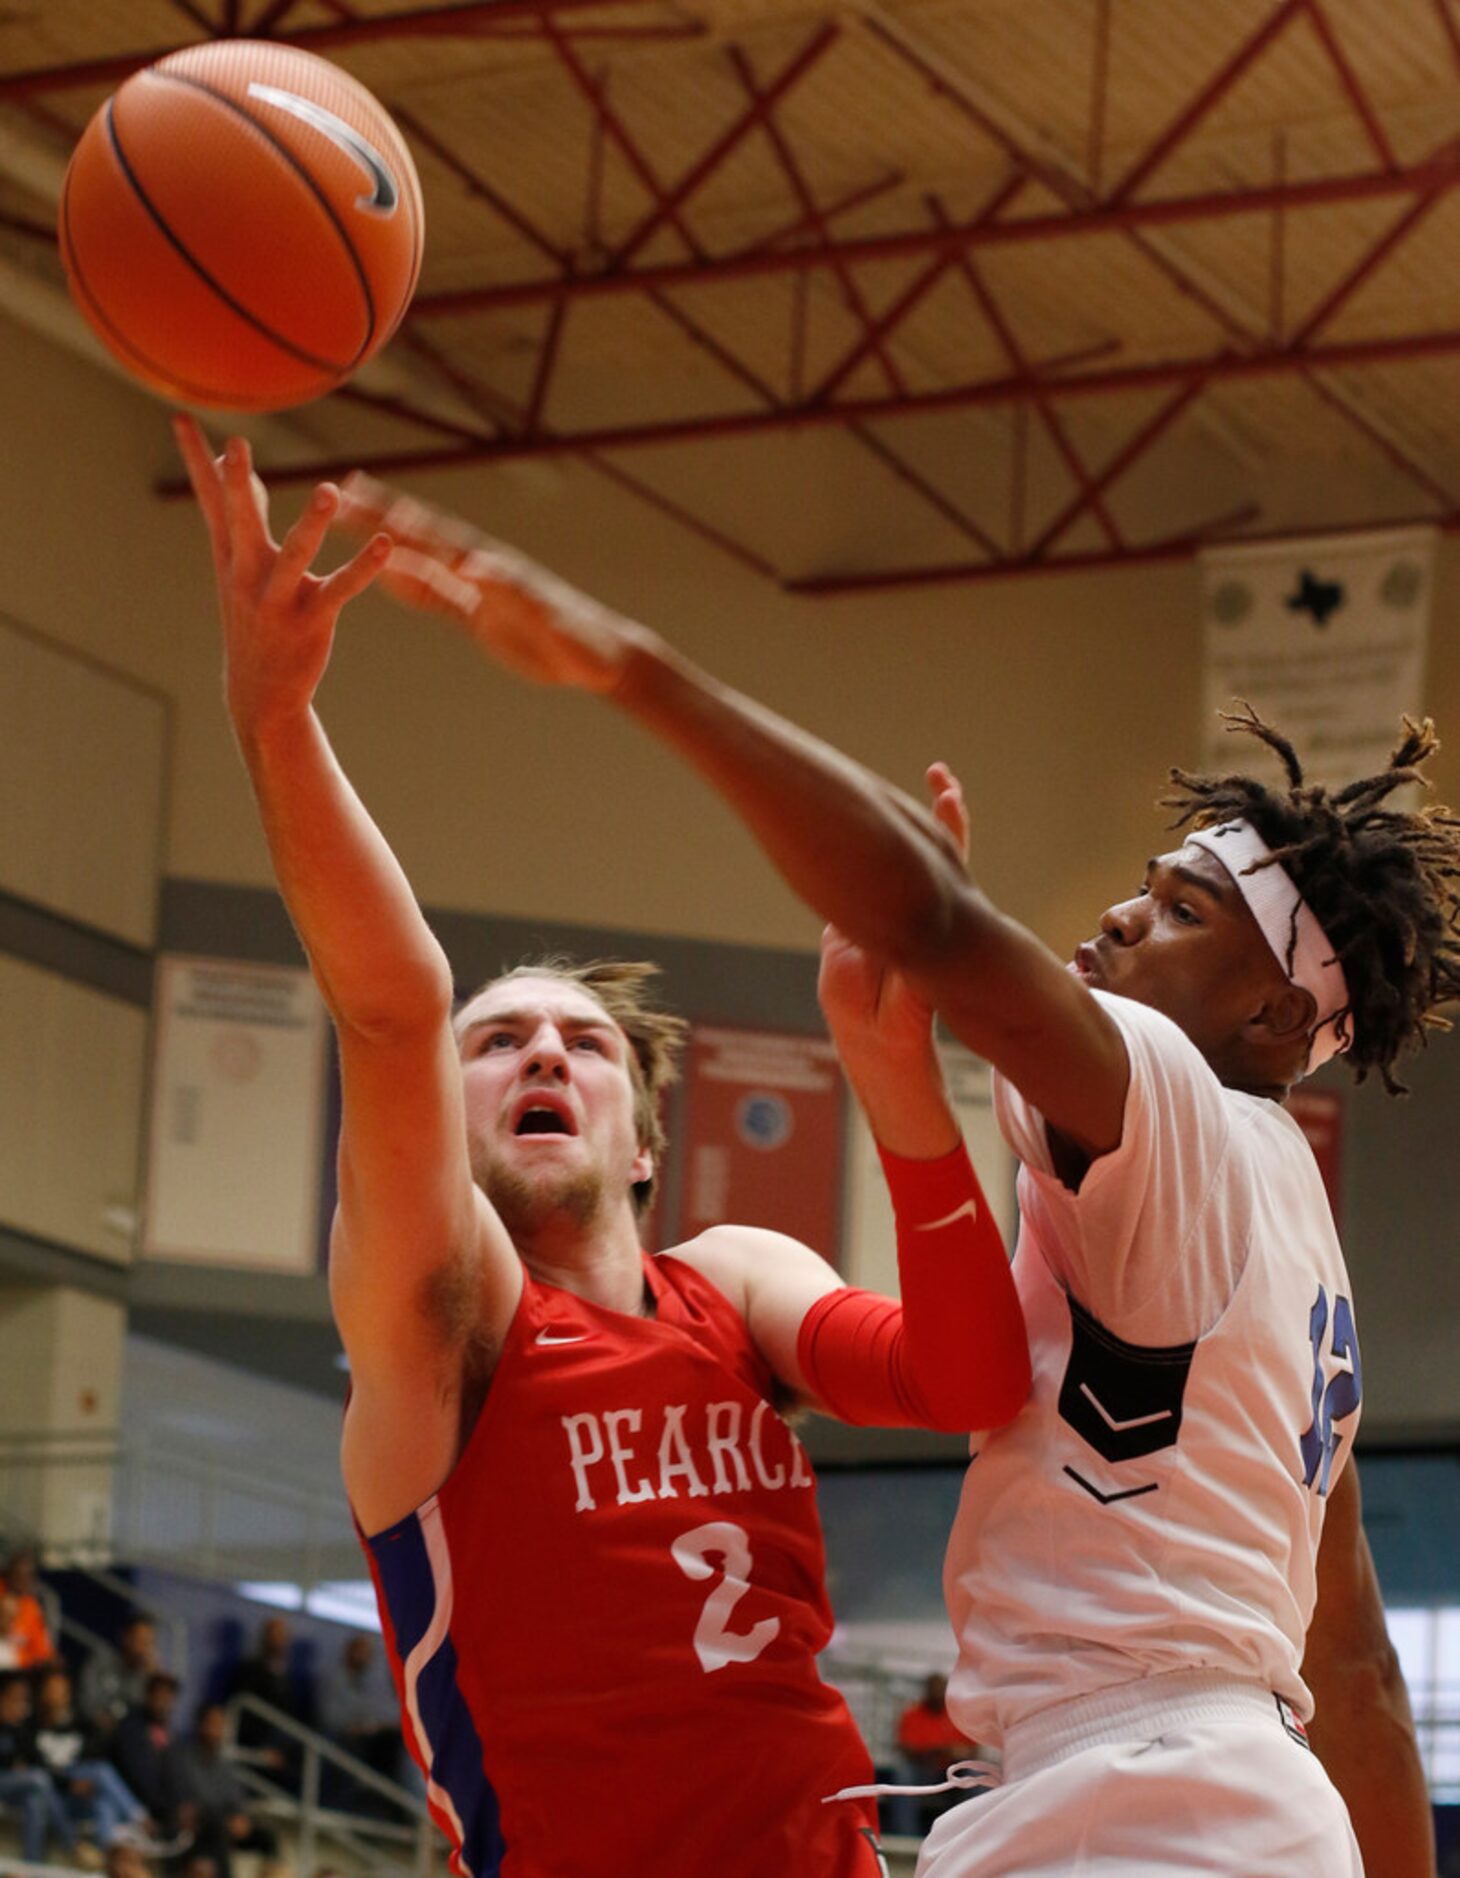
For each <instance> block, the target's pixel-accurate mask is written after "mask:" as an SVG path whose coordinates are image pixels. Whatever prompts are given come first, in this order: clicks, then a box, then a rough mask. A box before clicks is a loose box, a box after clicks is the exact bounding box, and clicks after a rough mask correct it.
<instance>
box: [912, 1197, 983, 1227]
mask: <svg viewBox="0 0 1460 1878" xmlns="http://www.w3.org/2000/svg"><path fill="white" fill-rule="evenodd" d="M977 1218H978V1201H977V1200H965V1201H964V1202H963V1204H962V1206H955V1207H954V1209H953V1211H952V1212H951V1213H949V1214H946V1215H945V1216H944V1218H942V1219H930V1220H927V1221H925V1222H924V1224H923V1225H921V1226H919V1227H917V1228H916V1230H917V1231H918V1232H937V1231H938V1229H939V1228H940V1227H941V1226H951V1225H952V1224H953V1222H954V1220H955V1219H977Z"/></svg>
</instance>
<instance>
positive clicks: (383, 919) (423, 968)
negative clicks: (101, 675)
mask: <svg viewBox="0 0 1460 1878" xmlns="http://www.w3.org/2000/svg"><path fill="white" fill-rule="evenodd" d="M235 729H236V732H237V736H238V743H239V748H240V750H241V752H242V754H243V759H244V762H245V765H246V766H247V769H248V773H249V779H250V781H251V783H252V785H253V791H254V796H255V799H256V801H257V803H258V808H259V816H260V819H261V821H262V823H263V828H264V835H265V838H266V839H267V841H268V844H269V853H270V855H271V857H272V859H273V863H274V873H275V877H276V879H277V880H278V883H279V890H280V892H281V893H282V894H283V896H284V902H285V905H286V906H287V907H288V909H289V914H290V917H291V918H292V920H293V922H294V925H295V928H296V930H297V931H298V934H299V937H300V941H301V943H302V944H303V946H304V949H305V951H306V953H307V954H308V956H309V961H310V965H311V967H312V968H313V971H314V974H315V977H316V979H317V980H318V983H319V986H320V990H321V992H322V993H323V995H324V999H325V1002H326V1003H327V1004H328V1006H329V1008H330V1012H331V1014H332V1015H333V1016H334V1018H335V1020H336V1021H337V1022H338V1023H341V1024H345V1025H347V1026H349V1027H350V1028H351V1029H353V1030H356V1031H359V1032H362V1033H365V1034H370V1033H372V1032H375V1031H378V1030H384V1031H391V1030H393V1029H396V1028H399V1027H402V1026H408V1025H412V1024H416V1023H420V1022H425V1021H429V1020H430V1018H431V1017H432V1016H433V1015H434V1014H437V1013H440V1014H444V1013H445V1012H446V1011H447V1010H449V1008H450V1002H451V971H450V966H449V965H448V963H447V960H446V956H445V954H444V953H443V952H442V950H441V947H440V945H439V944H438V942H437V940H436V938H435V936H434V935H433V933H432V932H431V929H430V928H429V926H428V925H427V924H426V921H425V919H424V917H423V916H422V914H421V910H420V908H419V907H418V906H417V904H416V899H415V895H414V894H413V893H412V891H411V887H410V883H409V881H407V879H406V877H405V874H404V873H403V872H402V870H401V866H400V863H399V862H398V861H397V860H396V858H395V856H394V855H393V854H392V853H391V851H390V848H389V847H388V845H387V844H386V841H385V838H384V836H383V835H382V834H381V833H380V830H379V829H378V828H377V827H376V826H375V824H374V822H373V821H372V820H371V819H370V816H369V815H368V814H367V813H366V810H365V807H364V805H363V804H362V802H361V801H360V798H359V796H358V795H357V794H356V793H355V790H354V788H353V786H352V785H351V783H350V781H349V779H348V778H347V777H346V775H345V773H344V771H343V770H342V769H341V768H340V766H339V763H338V762H337V760H336V758H335V755H334V752H333V751H332V750H331V748H330V745H329V740H328V738H327V737H326V736H325V733H324V728H323V726H322V725H321V723H320V721H319V719H318V717H317V716H316V715H315V713H314V711H313V709H311V708H308V707H305V708H303V709H301V710H300V711H299V712H298V713H297V714H293V715H291V716H289V717H287V718H285V719H283V720H281V721H278V722H274V723H271V724H270V725H268V726H267V727H266V728H260V727H253V726H249V725H247V724H237V725H235Z"/></svg>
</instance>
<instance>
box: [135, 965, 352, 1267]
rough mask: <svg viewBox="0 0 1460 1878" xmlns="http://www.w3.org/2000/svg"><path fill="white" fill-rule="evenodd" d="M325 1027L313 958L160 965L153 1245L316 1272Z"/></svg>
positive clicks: (149, 1217) (151, 1178) (149, 1232)
mask: <svg viewBox="0 0 1460 1878" xmlns="http://www.w3.org/2000/svg"><path fill="white" fill-rule="evenodd" d="M326 1030H327V1025H326V1019H325V1010H324V1004H323V1001H322V1000H321V998H320V995H319V993H318V991H317V990H316V989H315V986H314V981H313V980H312V979H311V978H310V975H309V973H308V972H307V971H305V970H303V969H302V968H300V967H296V966H284V965H253V964H248V963H245V962H243V961H237V960H232V959H206V958H183V957H164V958H163V959H162V960H161V962H160V964H159V966H158V974H157V1005H156V1027H155V1031H154V1044H153V1060H152V1113H151V1123H150V1128H149V1136H148V1153H147V1195H146V1225H145V1228H144V1231H143V1237H142V1249H143V1251H144V1253H147V1254H150V1255H151V1256H152V1257H154V1258H166V1259H182V1260H187V1261H190V1262H196V1263H203V1264H210V1265H235V1266H248V1267H253V1268H258V1269H266V1270H272V1271H283V1272H301V1273H308V1272H313V1271H314V1270H315V1269H316V1268H317V1265H318V1246H319V1220H318V1211H319V1190H320V1157H321V1154H322V1151H323V1123H324V1105H325V1066H326V1055H325V1039H326Z"/></svg>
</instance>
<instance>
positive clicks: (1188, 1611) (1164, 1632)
mask: <svg viewBox="0 0 1460 1878" xmlns="http://www.w3.org/2000/svg"><path fill="white" fill-rule="evenodd" d="M1094 995H1096V996H1097V997H1099V998H1100V1000H1101V1003H1102V1004H1103V1005H1104V1007H1105V1009H1106V1010H1107V1011H1108V1012H1109V1013H1110V1015H1111V1017H1113V1018H1114V1019H1115V1021H1116V1022H1117V1023H1118V1024H1119V1026H1120V1029H1121V1032H1122V1034H1123V1036H1124V1038H1125V1042H1126V1048H1127V1052H1128V1055H1129V1058H1130V1069H1131V1075H1130V1089H1129V1093H1128V1095H1127V1098H1126V1107H1125V1116H1124V1122H1123V1129H1122V1136H1121V1142H1120V1145H1119V1147H1118V1148H1116V1149H1115V1151H1114V1152H1113V1153H1111V1154H1108V1155H1105V1156H1103V1157H1102V1158H1101V1159H1099V1160H1097V1161H1095V1162H1094V1163H1093V1164H1092V1165H1091V1167H1090V1168H1089V1170H1088V1171H1087V1173H1086V1174H1085V1177H1084V1180H1083V1181H1082V1183H1081V1186H1080V1189H1079V1192H1078V1193H1072V1192H1070V1191H1069V1190H1068V1189H1067V1188H1066V1187H1065V1186H1064V1185H1063V1183H1062V1182H1061V1181H1060V1179H1059V1177H1058V1176H1057V1175H1056V1174H1055V1173H1054V1171H1053V1168H1052V1165H1051V1161H1050V1156H1049V1150H1048V1142H1047V1137H1046V1131H1045V1126H1044V1122H1043V1119H1042V1117H1041V1116H1040V1115H1039V1114H1038V1113H1037V1111H1035V1110H1033V1109H1032V1108H1031V1107H1030V1106H1029V1104H1028V1103H1026V1102H1025V1101H1024V1099H1023V1098H1022V1097H1021V1096H1020V1095H1019V1093H1018V1091H1017V1090H1015V1089H1013V1088H1012V1087H1011V1086H1010V1085H1009V1084H1008V1083H1007V1082H1006V1081H1004V1080H1003V1079H998V1080H997V1082H996V1100H997V1105H998V1113H999V1122H1000V1126H1001V1127H1002V1129H1003V1131H1004V1133H1005V1135H1006V1137H1007V1139H1008V1140H1009V1142H1010V1145H1011V1146H1012V1147H1013V1149H1014V1151H1015V1152H1016V1153H1017V1154H1018V1156H1019V1158H1020V1159H1021V1161H1022V1162H1023V1163H1024V1165H1023V1168H1022V1170H1021V1173H1020V1176H1019V1199H1020V1207H1021V1214H1022V1225H1021V1229H1020V1234H1019V1242H1018V1248H1017V1252H1016V1255H1015V1260H1014V1272H1015V1279H1016V1282H1017V1284H1018V1289H1019V1295H1020V1299H1021V1301H1022V1303H1023V1307H1024V1315H1025V1320H1026V1322H1027V1324H1028V1328H1029V1342H1030V1350H1031V1355H1032V1358H1033V1367H1034V1383H1033V1389H1032V1392H1031V1395H1030V1399H1029V1401H1028V1402H1027V1404H1026V1405H1025V1407H1024V1409H1023V1411H1022V1412H1021V1414H1020V1415H1019V1416H1018V1418H1017V1419H1016V1420H1015V1421H1014V1422H1013V1423H1012V1424H1011V1425H1010V1426H1009V1427H1007V1428H1004V1429H1001V1430H999V1431H998V1432H996V1433H995V1434H993V1435H990V1436H988V1437H987V1438H980V1437H975V1439H974V1443H973V1451H974V1460H973V1463H972V1465H971V1466H970V1468H969V1471H968V1476H967V1479H966V1480H965V1482H964V1488H963V1497H962V1502H961V1505H960V1507H959V1512H958V1516H957V1518H956V1520H955V1522H954V1527H953V1533H952V1537H951V1539H950V1541H949V1546H948V1556H947V1563H946V1568H945V1574H944V1591H945V1595H946V1597H947V1600H948V1609H949V1614H950V1616H951V1617H952V1620H953V1625H954V1629H955V1632H956V1633H957V1637H958V1642H959V1662H958V1668H957V1670H956V1672H955V1674H954V1676H953V1678H952V1682H951V1685H950V1689H949V1702H948V1707H949V1711H950V1713H951V1714H952V1715H953V1716H954V1718H955V1719H956V1720H957V1722H958V1724H959V1726H960V1727H961V1728H962V1730H963V1731H964V1733H965V1734H966V1735H968V1737H969V1738H970V1739H971V1740H978V1741H986V1742H998V1741H1000V1740H1001V1739H1002V1738H1003V1735H1004V1733H1005V1730H1006V1729H1007V1728H1009V1727H1010V1726H1011V1725H1013V1724H1014V1723H1016V1722H1018V1721H1019V1720H1021V1719H1022V1718H1025V1717H1027V1716H1029V1715H1031V1714H1033V1713H1035V1712H1036V1711H1038V1710H1039V1709H1042V1708H1044V1707H1046V1706H1048V1705H1049V1704H1051V1703H1054V1702H1062V1701H1066V1700H1069V1699H1070V1698H1072V1697H1076V1696H1084V1695H1088V1694H1091V1693H1093V1692H1095V1691H1097V1690H1100V1689H1107V1688H1113V1687H1114V1686H1115V1685H1117V1684H1121V1683H1126V1682H1130V1681H1132V1680H1134V1679H1138V1678H1144V1677H1149V1676H1153V1675H1160V1674H1163V1673H1168V1672H1174V1671H1191V1670H1209V1671H1214V1672H1217V1673H1219V1674H1223V1675H1226V1676H1230V1677H1231V1678H1233V1679H1236V1680H1242V1681H1248V1682H1255V1683H1258V1684H1260V1685H1262V1686H1264V1687H1266V1688H1268V1689H1270V1690H1272V1691H1273V1692H1275V1693H1276V1694H1278V1695H1281V1696H1282V1697H1284V1698H1285V1699H1286V1700H1287V1701H1288V1702H1290V1703H1291V1704H1292V1706H1293V1708H1294V1709H1295V1710H1296V1711H1297V1712H1298V1713H1299V1714H1300V1715H1301V1716H1303V1717H1304V1718H1306V1717H1307V1716H1308V1715H1309V1714H1311V1712H1312V1701H1311V1698H1310V1697H1309V1694H1308V1691H1307V1689H1306V1688H1305V1686H1304V1684H1303V1681H1302V1678H1301V1676H1300V1673H1299V1670H1300V1665H1301V1662H1302V1655H1303V1639H1304V1633H1305V1631H1306V1630H1307V1627H1308V1622H1309V1619H1310V1617H1311V1616H1312V1612H1313V1604H1314V1598H1315V1567H1316V1561H1317V1552H1318V1540H1319V1535H1320V1532H1321V1529H1322V1522H1323V1502H1324V1497H1325V1495H1326V1494H1327V1492H1328V1490H1329V1487H1330V1486H1331V1485H1332V1483H1333V1481H1334V1480H1335V1479H1336V1478H1337V1476H1338V1472H1339V1470H1340V1469H1341V1468H1342V1466H1343V1464H1344V1461H1345V1460H1346V1458H1347V1455H1348V1450H1349V1447H1350V1446H1351V1444H1352V1440H1353V1435H1354V1430H1355V1428H1356V1426H1357V1422H1358V1409H1359V1396H1360V1387H1361V1385H1360V1369H1359V1351H1358V1343H1357V1340H1356V1337H1355V1334H1354V1320H1353V1310H1352V1305H1351V1302H1350V1293H1349V1284H1348V1277H1347V1274H1346V1272H1345V1269H1344V1263H1343V1254H1342V1252H1341V1250H1340V1248H1339V1244H1338V1238H1337V1235H1336V1233H1335V1231H1334V1227H1333V1219H1332V1214H1331V1211H1330V1209H1329V1205H1328V1200H1327V1196H1326V1194H1325V1192H1324V1190H1323V1184H1322V1181H1321V1179H1320V1177H1319V1173H1318V1168H1317V1165H1316V1163H1315V1162H1314V1159H1313V1156H1312V1153H1311V1151H1310V1150H1309V1147H1308V1144H1307V1142H1306V1141H1305V1140H1304V1138H1303V1135H1302V1132H1301V1131H1300V1129H1299V1128H1298V1126H1297V1124H1296V1123H1295V1122H1294V1121H1293V1120H1292V1118H1291V1117H1290V1116H1289V1115H1288V1114H1287V1113H1286V1112H1285V1111H1284V1110H1283V1109H1282V1108H1281V1107H1279V1106H1278V1105H1277V1104H1276V1103H1273V1102H1268V1101H1263V1100H1261V1099H1259V1098H1256V1097H1253V1096H1247V1095H1242V1094H1239V1093H1237V1092H1236V1091H1233V1090H1230V1089H1225V1088H1223V1087H1222V1085H1221V1084H1220V1083H1219V1082H1218V1081H1217V1079H1216V1077H1215V1076H1214V1075H1213V1073H1212V1071H1211V1069H1210V1068H1209V1067H1208V1066H1207V1064H1206V1062H1205V1060H1204V1059H1203V1058H1202V1057H1201V1055H1200V1054H1199V1052H1198V1051H1197V1050H1196V1048H1195V1047H1194V1046H1193V1045H1192V1044H1191V1042H1190V1041H1189V1040H1188V1039H1187V1038H1186V1036H1185V1035H1184V1034H1183V1032H1182V1031H1181V1030H1179V1029H1178V1028H1177V1026H1176V1025H1175V1024H1173V1023H1171V1022H1170V1020H1169V1019H1167V1018H1165V1017H1163V1016H1161V1015H1160V1014H1159V1013H1158V1012H1156V1011H1152V1010H1150V1009H1148V1008H1147V1007H1145V1006H1143V1005H1140V1004H1136V1003H1134V1002H1132V1001H1131V1000H1129V999H1125V998H1117V997H1113V996H1111V995H1109V994H1108V993H1103V992H1097V993H1095V994H1094Z"/></svg>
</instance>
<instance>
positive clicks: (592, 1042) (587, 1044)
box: [569, 1036, 604, 1056]
mask: <svg viewBox="0 0 1460 1878" xmlns="http://www.w3.org/2000/svg"><path fill="white" fill-rule="evenodd" d="M569 1048H570V1049H573V1050H590V1051H592V1053H593V1054H594V1055H595V1056H602V1055H603V1054H604V1048H603V1044H602V1042H601V1040H600V1039H599V1038H597V1037H592V1036H583V1037H575V1038H574V1039H573V1041H572V1043H571V1044H570V1045H569Z"/></svg>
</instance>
